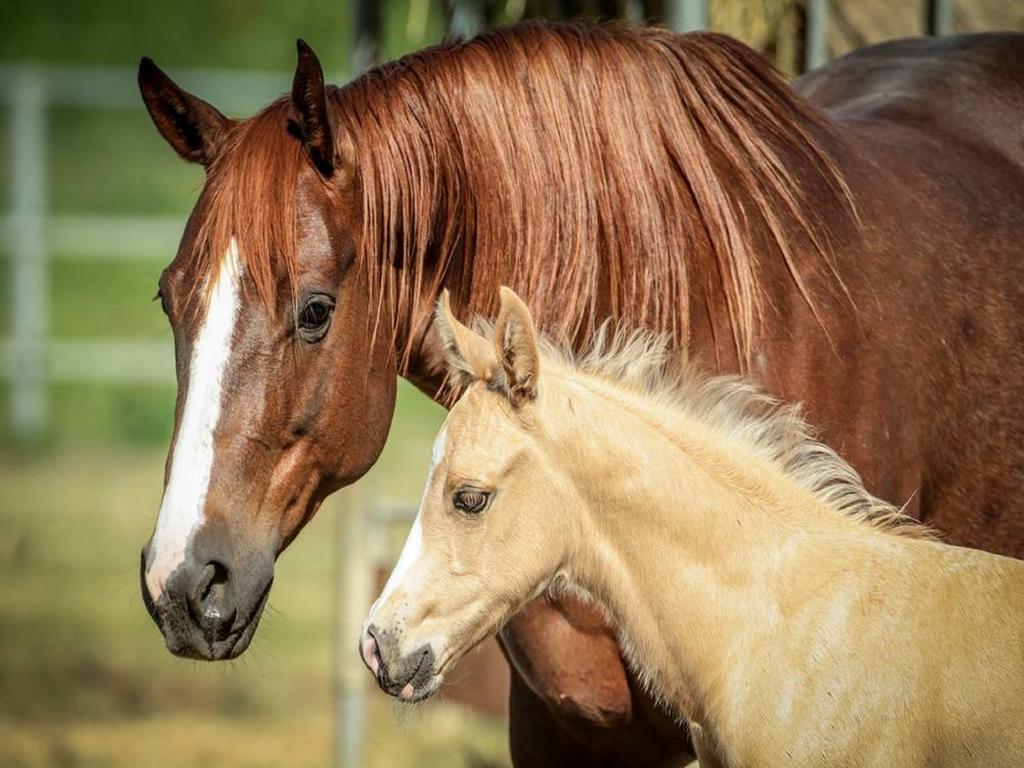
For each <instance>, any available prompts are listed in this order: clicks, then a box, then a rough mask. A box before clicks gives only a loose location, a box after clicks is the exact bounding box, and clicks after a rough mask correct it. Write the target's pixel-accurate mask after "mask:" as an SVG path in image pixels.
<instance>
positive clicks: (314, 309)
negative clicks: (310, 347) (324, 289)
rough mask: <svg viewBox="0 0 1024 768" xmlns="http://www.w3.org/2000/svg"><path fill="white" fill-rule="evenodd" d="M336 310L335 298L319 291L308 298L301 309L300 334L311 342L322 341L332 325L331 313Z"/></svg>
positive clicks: (303, 338)
mask: <svg viewBox="0 0 1024 768" xmlns="http://www.w3.org/2000/svg"><path fill="white" fill-rule="evenodd" d="M333 312H334V299H332V298H331V297H330V296H327V295H325V294H322V293H317V294H314V295H312V296H310V297H309V298H308V299H306V303H305V304H303V305H302V309H301V310H299V321H298V326H299V336H301V337H302V340H303V341H308V342H310V343H312V342H316V341H320V339H322V338H323V337H324V334H325V333H327V329H328V328H329V327H330V325H331V313H333Z"/></svg>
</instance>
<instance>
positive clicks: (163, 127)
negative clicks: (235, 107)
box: [139, 56, 233, 166]
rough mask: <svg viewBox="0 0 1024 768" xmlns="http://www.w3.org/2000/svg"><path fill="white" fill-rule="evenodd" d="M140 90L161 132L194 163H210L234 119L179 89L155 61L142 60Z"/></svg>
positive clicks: (146, 57) (180, 152)
mask: <svg viewBox="0 0 1024 768" xmlns="http://www.w3.org/2000/svg"><path fill="white" fill-rule="evenodd" d="M139 91H140V92H141V93H142V100H143V101H144V102H145V103H146V109H148V110H149V116H150V117H152V118H153V123H154V124H155V125H156V128H157V130H158V131H160V135H161V136H163V137H164V138H165V139H166V140H167V143H168V144H170V145H171V147H172V148H173V149H174V151H175V152H177V153H178V154H179V155H181V156H182V157H183V158H185V159H186V160H188V161H189V162H191V163H200V164H201V165H203V166H208V165H209V164H210V163H211V162H213V158H214V156H215V155H216V152H217V147H219V146H220V143H221V141H222V140H223V138H224V136H225V135H226V134H227V131H228V128H229V127H230V126H231V123H232V122H233V121H232V120H230V119H229V118H226V117H224V115H222V114H221V113H220V112H218V111H217V109H216V108H215V107H213V106H212V105H210V104H207V103H206V102H205V101H203V100H202V99H200V98H199V97H197V96H193V95H192V94H191V93H188V92H187V91H185V90H184V89H183V88H180V87H179V86H178V85H177V84H176V83H175V82H174V81H173V80H171V78H169V77H168V76H167V75H166V74H164V72H163V70H161V69H160V67H158V66H157V65H156V64H154V63H153V60H152V59H151V58H149V57H148V56H144V57H143V58H142V60H141V61H140V62H139Z"/></svg>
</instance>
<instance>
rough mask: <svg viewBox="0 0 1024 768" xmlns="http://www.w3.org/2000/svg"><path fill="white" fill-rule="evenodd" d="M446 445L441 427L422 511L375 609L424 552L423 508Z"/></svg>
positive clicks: (431, 460)
mask: <svg viewBox="0 0 1024 768" xmlns="http://www.w3.org/2000/svg"><path fill="white" fill-rule="evenodd" d="M446 444H447V436H446V431H445V428H444V427H441V431H440V432H439V433H438V435H437V438H436V439H435V440H434V448H433V450H432V451H431V453H430V470H429V471H428V472H427V486H426V488H424V489H423V499H422V500H421V501H420V508H421V511H419V512H417V513H416V519H415V520H413V523H412V528H410V529H409V538H407V539H406V540H405V546H403V547H402V554H401V555H399V557H398V563H396V564H395V569H394V570H393V571H391V575H390V576H389V577H388V583H387V584H385V585H384V591H383V592H381V593H380V597H378V598H377V602H376V603H374V608H376V607H377V606H378V605H383V604H384V603H385V601H387V599H388V597H390V596H391V593H392V592H394V591H395V589H396V588H397V587H398V586H399V585H400V584H401V583H402V582H403V581H404V580H405V579H406V577H407V576H408V575H409V572H410V571H411V570H412V567H413V565H414V564H415V563H416V561H417V560H419V558H420V555H421V554H422V552H423V527H422V526H421V525H420V517H421V516H422V514H423V512H422V507H423V503H424V502H425V501H426V498H427V493H428V492H429V491H430V482H431V480H432V479H433V477H434V469H435V468H436V467H437V465H438V464H440V463H441V459H443V458H444V451H445V446H446Z"/></svg>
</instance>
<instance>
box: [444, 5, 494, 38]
mask: <svg viewBox="0 0 1024 768" xmlns="http://www.w3.org/2000/svg"><path fill="white" fill-rule="evenodd" d="M486 26H487V17H486V14H485V13H484V9H483V5H482V3H480V1H479V0H454V2H452V3H451V11H450V14H449V17H448V32H449V33H450V34H451V35H453V36H456V37H465V38H470V37H473V35H476V34H478V33H480V32H482V31H483V29H484V27H486Z"/></svg>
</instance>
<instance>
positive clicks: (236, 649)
mask: <svg viewBox="0 0 1024 768" xmlns="http://www.w3.org/2000/svg"><path fill="white" fill-rule="evenodd" d="M271 583H273V580H271ZM270 586H271V584H268V585H267V588H266V589H265V590H264V592H263V594H262V595H261V596H260V599H259V601H258V602H257V603H256V605H255V607H254V608H253V609H252V611H250V612H249V616H248V619H247V620H246V622H245V623H244V624H242V625H241V626H239V627H236V628H235V629H234V630H232V631H231V632H230V633H229V634H228V635H227V636H225V637H223V638H220V639H210V638H208V637H206V636H205V635H203V634H202V633H201V632H200V631H199V630H198V628H196V627H195V626H188V627H187V628H186V627H182V625H181V624H180V623H179V624H178V626H179V629H178V631H168V629H167V628H166V627H165V623H164V622H165V621H166V622H167V623H172V624H173V623H175V622H174V611H173V609H172V610H170V611H166V610H161V609H162V608H163V606H161V605H160V602H161V601H157V605H156V614H157V616H154V620H155V621H156V622H157V626H158V627H159V628H160V631H161V633H162V634H163V636H164V643H165V644H166V646H167V650H168V651H170V652H171V653H172V654H174V655H175V656H178V657H181V658H183V659H194V660H196V661H229V660H230V659H235V658H238V657H239V656H241V655H242V654H243V653H245V651H246V650H247V649H248V648H249V644H250V643H251V642H252V638H253V636H254V635H255V634H256V628H257V627H258V626H259V623H260V618H261V617H262V616H263V608H264V606H265V605H266V603H267V597H268V596H269V595H270ZM158 616H159V617H160V618H158ZM161 618H162V619H163V621H161ZM183 630H184V631H183Z"/></svg>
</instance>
